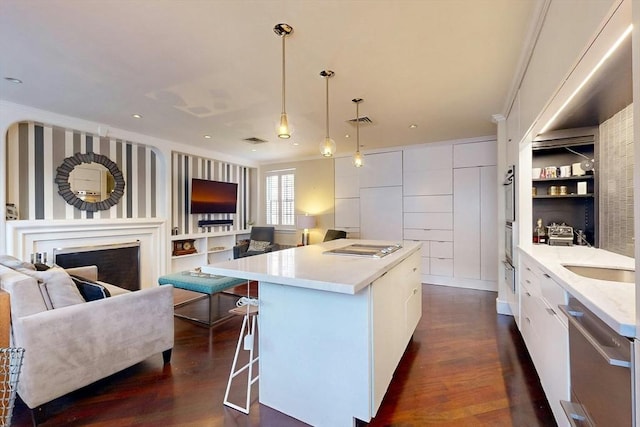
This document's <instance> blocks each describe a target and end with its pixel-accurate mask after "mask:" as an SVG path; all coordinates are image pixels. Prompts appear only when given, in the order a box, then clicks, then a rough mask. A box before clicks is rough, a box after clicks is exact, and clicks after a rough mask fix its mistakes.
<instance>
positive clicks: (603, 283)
mask: <svg viewBox="0 0 640 427" xmlns="http://www.w3.org/2000/svg"><path fill="white" fill-rule="evenodd" d="M519 249H520V250H521V251H522V252H524V253H525V254H527V255H529V256H530V257H532V258H533V259H534V260H536V261H537V262H539V263H540V264H542V266H543V267H544V269H545V270H547V273H548V274H549V275H550V276H551V277H552V278H553V279H554V280H555V281H556V282H558V284H560V286H562V287H563V288H564V289H565V290H566V291H567V292H569V293H570V294H571V295H572V296H574V297H575V298H577V299H578V300H579V301H580V302H582V303H583V304H584V305H585V306H586V307H587V308H589V309H590V310H591V311H593V312H594V313H595V314H596V315H597V316H598V317H600V318H601V319H602V320H603V321H604V322H605V323H606V324H607V325H609V326H610V327H611V328H613V329H614V330H615V331H616V332H618V333H619V334H621V335H624V336H626V337H634V336H635V334H636V294H635V284H633V283H623V282H611V281H607V280H596V279H590V278H587V277H583V276H579V275H577V274H575V273H573V272H571V271H569V270H567V269H566V268H564V267H563V266H562V265H563V264H575V265H582V266H588V267H610V268H624V269H635V260H634V259H633V258H630V257H627V256H624V255H619V254H616V253H613V252H609V251H605V250H603V249H596V248H589V247H586V246H568V247H565V246H548V245H533V246H532V247H531V248H522V247H520V248H519Z"/></svg>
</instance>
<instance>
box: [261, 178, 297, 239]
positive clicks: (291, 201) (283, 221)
mask: <svg viewBox="0 0 640 427" xmlns="http://www.w3.org/2000/svg"><path fill="white" fill-rule="evenodd" d="M266 187H267V188H266V196H265V197H266V202H267V203H266V205H267V206H266V207H267V212H266V218H267V224H268V225H282V226H285V227H294V226H295V169H287V170H281V171H271V172H268V173H267V177H266Z"/></svg>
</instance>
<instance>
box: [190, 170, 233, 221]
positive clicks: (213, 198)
mask: <svg viewBox="0 0 640 427" xmlns="http://www.w3.org/2000/svg"><path fill="white" fill-rule="evenodd" d="M237 200H238V184H235V183H233V182H221V181H209V180H206V179H197V178H193V179H192V180H191V213H192V214H213V213H236V211H237Z"/></svg>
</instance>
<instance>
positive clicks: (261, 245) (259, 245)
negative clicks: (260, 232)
mask: <svg viewBox="0 0 640 427" xmlns="http://www.w3.org/2000/svg"><path fill="white" fill-rule="evenodd" d="M270 244H271V242H263V241H261V240H252V241H251V242H249V248H248V249H247V252H264V251H265V249H267V246H269V245H270Z"/></svg>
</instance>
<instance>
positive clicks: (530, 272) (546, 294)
mask: <svg viewBox="0 0 640 427" xmlns="http://www.w3.org/2000/svg"><path fill="white" fill-rule="evenodd" d="M520 291H521V302H520V323H519V324H520V332H521V334H522V338H523V339H524V342H525V344H526V346H527V350H528V351H529V355H530V356H531V360H532V361H533V364H534V365H535V367H536V371H537V372H538V377H539V378H540V383H541V384H542V388H543V389H544V392H545V395H546V396H547V400H548V401H549V405H550V406H551V410H552V411H553V415H554V417H555V419H556V422H557V423H558V425H559V426H561V427H564V426H569V423H568V421H567V417H566V415H565V414H564V411H563V409H562V407H561V405H560V401H561V400H569V397H570V396H569V394H570V374H569V332H568V326H567V322H568V321H567V318H566V317H565V316H564V314H562V312H561V311H560V310H559V309H558V306H559V305H566V304H567V299H568V298H567V297H568V296H567V293H566V292H565V290H564V289H563V288H562V287H561V286H560V285H559V284H558V283H556V282H555V281H554V280H553V278H551V276H550V275H549V274H548V273H547V272H546V271H545V270H544V268H543V267H542V266H541V265H540V264H539V263H537V262H536V261H534V260H533V259H531V258H530V257H528V256H527V255H526V254H523V253H521V254H520Z"/></svg>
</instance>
